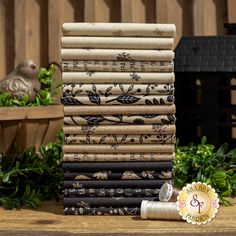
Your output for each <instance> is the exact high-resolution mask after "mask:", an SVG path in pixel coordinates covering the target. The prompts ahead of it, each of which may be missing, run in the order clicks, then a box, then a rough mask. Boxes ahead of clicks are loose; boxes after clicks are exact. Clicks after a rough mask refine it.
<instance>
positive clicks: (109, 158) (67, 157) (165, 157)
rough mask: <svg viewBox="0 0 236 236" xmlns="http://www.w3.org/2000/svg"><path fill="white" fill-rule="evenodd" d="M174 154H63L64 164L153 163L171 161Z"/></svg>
mask: <svg viewBox="0 0 236 236" xmlns="http://www.w3.org/2000/svg"><path fill="white" fill-rule="evenodd" d="M174 158H175V154H174V153H118V154H116V153H114V154H113V153H111V154H94V153H89V154H83V153H79V152H76V153H64V154H63V161H64V162H96V163H97V162H136V161H138V162H141V161H142V162H153V161H172V160H174Z"/></svg>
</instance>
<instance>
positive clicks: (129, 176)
mask: <svg viewBox="0 0 236 236" xmlns="http://www.w3.org/2000/svg"><path fill="white" fill-rule="evenodd" d="M121 179H142V178H140V177H139V176H138V175H136V174H135V173H134V172H133V171H125V172H124V173H123V175H122V178H121Z"/></svg>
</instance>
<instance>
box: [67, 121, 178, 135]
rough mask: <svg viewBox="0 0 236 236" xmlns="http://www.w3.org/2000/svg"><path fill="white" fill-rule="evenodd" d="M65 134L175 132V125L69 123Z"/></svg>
mask: <svg viewBox="0 0 236 236" xmlns="http://www.w3.org/2000/svg"><path fill="white" fill-rule="evenodd" d="M63 130H64V133H65V134H156V135H157V134H174V133H175V125H172V124H171V125H159V124H146V125H139V126H138V129H137V126H136V125H130V124H128V125H121V126H117V125H75V126H74V125H68V126H64V129H63Z"/></svg>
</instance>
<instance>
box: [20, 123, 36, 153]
mask: <svg viewBox="0 0 236 236" xmlns="http://www.w3.org/2000/svg"><path fill="white" fill-rule="evenodd" d="M37 129H38V123H37V122H36V121H35V120H21V122H20V123H19V125H18V128H17V133H16V147H17V151H20V152H22V151H23V150H24V149H25V148H29V147H31V146H34V143H35V138H36V135H35V134H36V131H37ZM23 137H24V138H23Z"/></svg>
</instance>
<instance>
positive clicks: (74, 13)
mask: <svg viewBox="0 0 236 236" xmlns="http://www.w3.org/2000/svg"><path fill="white" fill-rule="evenodd" d="M70 11H71V13H70ZM67 14H69V15H70V18H71V21H70V22H83V21H84V0H67V1H63V16H62V18H63V22H66V21H67V20H68V19H67Z"/></svg>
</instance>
